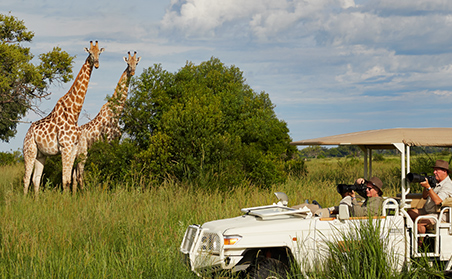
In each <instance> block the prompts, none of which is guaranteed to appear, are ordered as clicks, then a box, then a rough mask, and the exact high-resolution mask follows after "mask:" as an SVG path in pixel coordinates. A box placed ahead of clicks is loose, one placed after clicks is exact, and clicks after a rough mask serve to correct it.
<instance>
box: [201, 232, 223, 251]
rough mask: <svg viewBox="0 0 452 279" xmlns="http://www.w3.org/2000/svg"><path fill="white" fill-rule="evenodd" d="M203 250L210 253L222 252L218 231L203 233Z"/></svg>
mask: <svg viewBox="0 0 452 279" xmlns="http://www.w3.org/2000/svg"><path fill="white" fill-rule="evenodd" d="M201 250H202V251H204V252H208V253H215V254H219V253H220V237H219V236H218V234H216V233H207V232H205V233H203V235H202V238H201Z"/></svg>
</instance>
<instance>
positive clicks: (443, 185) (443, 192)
mask: <svg viewBox="0 0 452 279" xmlns="http://www.w3.org/2000/svg"><path fill="white" fill-rule="evenodd" d="M430 191H433V192H435V193H436V194H437V195H438V196H439V197H440V198H441V199H442V200H443V201H444V200H445V199H446V198H448V197H452V180H450V177H449V176H447V177H446V178H445V179H443V181H441V182H440V183H438V184H436V187H435V188H432V190H430ZM440 208H441V205H436V204H435V202H434V201H433V200H432V198H431V197H430V196H428V198H427V201H426V202H425V204H424V209H425V211H427V213H429V214H432V213H437V211H438V210H439V209H440Z"/></svg>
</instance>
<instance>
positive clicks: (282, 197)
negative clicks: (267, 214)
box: [275, 192, 289, 206]
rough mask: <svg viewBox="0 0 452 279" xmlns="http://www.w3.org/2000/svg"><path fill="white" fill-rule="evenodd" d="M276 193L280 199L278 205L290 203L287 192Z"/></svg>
mask: <svg viewBox="0 0 452 279" xmlns="http://www.w3.org/2000/svg"><path fill="white" fill-rule="evenodd" d="M275 195H276V197H277V198H278V200H279V202H278V205H282V206H287V205H288V204H289V198H288V197H287V195H286V193H283V192H276V193H275Z"/></svg>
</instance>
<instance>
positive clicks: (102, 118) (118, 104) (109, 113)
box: [72, 51, 141, 189]
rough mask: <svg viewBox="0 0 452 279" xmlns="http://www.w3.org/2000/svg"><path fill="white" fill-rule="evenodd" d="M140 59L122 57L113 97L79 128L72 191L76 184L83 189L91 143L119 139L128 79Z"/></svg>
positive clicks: (129, 56) (135, 55)
mask: <svg viewBox="0 0 452 279" xmlns="http://www.w3.org/2000/svg"><path fill="white" fill-rule="evenodd" d="M140 59H141V57H137V52H136V51H135V53H134V54H133V56H131V55H130V51H129V52H128V57H124V61H125V62H126V63H127V68H126V69H125V70H124V72H123V73H122V75H121V77H120V78H119V82H118V84H117V86H116V89H115V92H114V93H113V96H112V97H111V98H110V100H109V101H108V102H107V103H106V104H104V105H103V106H102V108H101V109H100V111H99V113H98V114H97V116H96V117H95V118H94V119H93V120H91V121H90V122H88V123H86V124H83V125H82V126H81V130H82V135H81V137H80V141H79V144H78V145H77V155H76V156H77V157H78V158H79V160H80V161H79V162H78V163H77V165H76V166H75V168H74V170H73V173H72V189H77V184H80V188H83V173H84V168H85V162H86V156H87V154H88V149H89V148H90V147H91V146H92V145H93V143H94V142H96V141H98V140H99V139H101V138H102V137H105V138H106V139H107V140H108V141H111V140H113V139H115V138H119V137H121V132H120V130H119V125H118V120H119V117H120V114H121V113H122V110H123V108H124V103H125V101H126V99H127V92H128V89H129V82H130V78H131V77H132V76H133V75H135V69H136V67H137V65H138V62H139V61H140Z"/></svg>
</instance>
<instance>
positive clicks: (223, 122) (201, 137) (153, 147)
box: [121, 58, 296, 189]
mask: <svg viewBox="0 0 452 279" xmlns="http://www.w3.org/2000/svg"><path fill="white" fill-rule="evenodd" d="M129 96H130V97H129V100H128V101H127V103H126V106H125V109H124V116H123V118H122V119H121V120H122V122H123V124H124V130H125V132H126V133H127V134H128V135H129V136H130V138H131V139H132V141H133V142H134V143H135V144H136V146H138V147H139V150H138V152H137V154H136V155H135V160H136V161H135V162H136V163H137V166H138V167H139V168H140V169H141V170H142V172H143V173H145V174H146V175H149V177H150V179H151V180H153V181H154V180H155V181H162V179H163V178H165V177H168V176H170V177H174V178H176V179H178V180H181V181H185V180H186V181H204V182H205V181H210V182H209V183H213V182H215V184H216V185H217V186H215V185H210V186H207V185H206V187H214V188H215V187H217V188H222V189H228V188H230V183H236V181H243V180H247V181H251V182H252V183H256V184H258V185H261V186H266V187H268V186H269V185H271V184H272V183H278V182H281V181H284V180H285V178H286V176H287V173H286V172H285V162H286V161H290V160H291V159H292V157H293V154H294V153H295V152H296V148H295V147H293V146H291V145H289V143H290V142H291V138H290V137H289V135H288V132H289V130H288V128H287V124H286V123H285V122H284V121H281V120H278V119H277V117H276V114H275V112H274V111H273V109H274V105H273V104H272V103H271V101H270V98H269V96H268V94H266V93H265V92H261V93H256V92H254V91H253V90H252V89H251V88H250V87H249V86H248V85H247V84H246V83H245V79H244V78H243V75H242V72H241V71H240V70H239V69H238V68H236V67H235V66H230V67H227V66H225V65H224V64H223V63H221V62H220V61H219V60H218V59H216V58H211V59H210V60H209V61H206V62H203V63H201V64H200V65H198V66H195V65H194V64H192V63H187V64H186V65H185V67H183V68H182V69H180V70H179V71H178V72H176V73H174V74H172V73H169V72H167V71H165V70H163V69H162V68H161V66H160V65H154V66H153V67H150V68H148V69H146V70H144V72H143V73H142V74H141V76H140V77H138V79H135V80H133V81H132V83H131V89H130V93H129ZM225 167H226V168H227V169H225ZM206 178H209V179H207V180H206ZM202 184H205V183H202Z"/></svg>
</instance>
